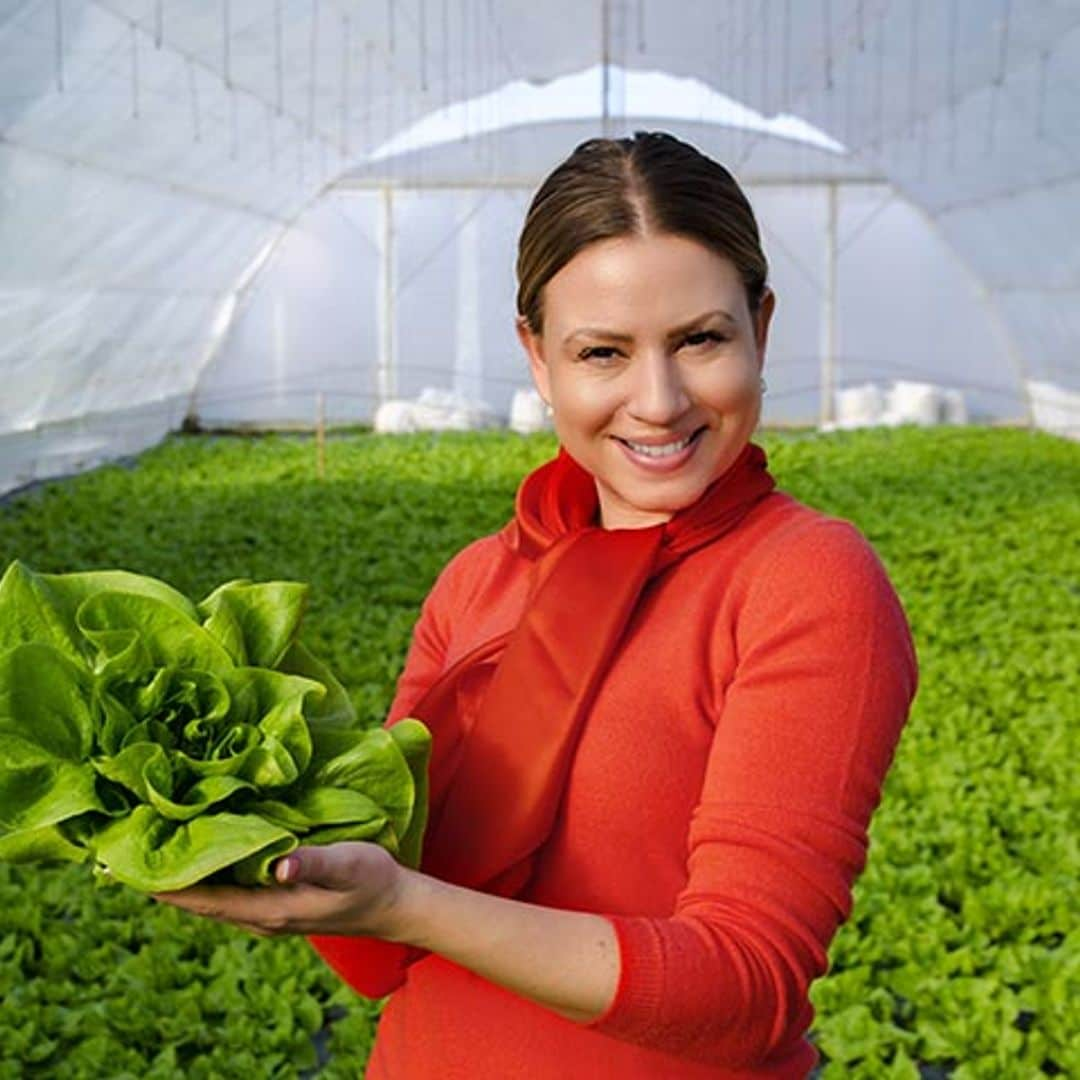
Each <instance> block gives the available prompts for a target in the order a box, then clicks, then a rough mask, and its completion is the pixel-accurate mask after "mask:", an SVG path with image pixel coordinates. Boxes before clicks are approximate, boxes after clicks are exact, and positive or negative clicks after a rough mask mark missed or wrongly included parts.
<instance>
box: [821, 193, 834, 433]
mask: <svg viewBox="0 0 1080 1080" xmlns="http://www.w3.org/2000/svg"><path fill="white" fill-rule="evenodd" d="M825 192H826V198H827V203H826V205H827V207H828V212H827V217H826V224H825V290H824V294H823V296H822V301H823V303H822V318H821V423H822V424H827V423H830V422H831V421H832V419H833V383H834V379H835V363H836V256H837V245H836V203H837V185H836V184H835V182H832V183H829V184H826V186H825Z"/></svg>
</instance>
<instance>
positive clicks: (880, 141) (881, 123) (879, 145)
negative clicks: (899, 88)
mask: <svg viewBox="0 0 1080 1080" xmlns="http://www.w3.org/2000/svg"><path fill="white" fill-rule="evenodd" d="M877 46H878V49H877V53H878V65H877V87H876V91H875V95H874V148H875V153H877V154H878V155H880V154H881V152H882V150H883V148H884V143H885V24H884V20H882V22H880V23H878V36H877Z"/></svg>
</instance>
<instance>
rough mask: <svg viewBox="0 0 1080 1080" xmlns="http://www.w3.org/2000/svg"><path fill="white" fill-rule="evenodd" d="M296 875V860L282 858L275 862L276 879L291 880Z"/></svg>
mask: <svg viewBox="0 0 1080 1080" xmlns="http://www.w3.org/2000/svg"><path fill="white" fill-rule="evenodd" d="M294 877H296V860H295V859H282V860H281V862H279V863H278V864H277V879H278V881H282V882H284V881H292V879H293V878H294Z"/></svg>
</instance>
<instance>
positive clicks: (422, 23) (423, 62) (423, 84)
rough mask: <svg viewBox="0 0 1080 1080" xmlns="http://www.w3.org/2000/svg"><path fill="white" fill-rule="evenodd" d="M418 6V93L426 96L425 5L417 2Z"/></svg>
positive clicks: (421, 0)
mask: <svg viewBox="0 0 1080 1080" xmlns="http://www.w3.org/2000/svg"><path fill="white" fill-rule="evenodd" d="M418 3H419V5H420V91H421V93H424V94H426V93H427V88H428V82H427V3H426V0H418Z"/></svg>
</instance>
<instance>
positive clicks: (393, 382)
mask: <svg viewBox="0 0 1080 1080" xmlns="http://www.w3.org/2000/svg"><path fill="white" fill-rule="evenodd" d="M382 197H383V198H382V203H383V221H382V225H383V228H382V273H381V275H380V277H379V318H380V319H381V320H382V325H381V326H380V334H379V365H378V368H377V369H376V372H375V385H376V392H377V393H378V397H379V400H378V402H377V405H381V404H382V403H383V402H384V401H387V400H389V399H390V398H392V397H393V396H394V394H395V392H396V389H397V378H396V376H397V363H396V357H395V356H394V351H395V349H396V347H397V341H396V335H395V329H396V324H397V301H396V297H395V289H394V277H395V273H394V189H393V187H392V186H391V185H390V184H383V185H382Z"/></svg>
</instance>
